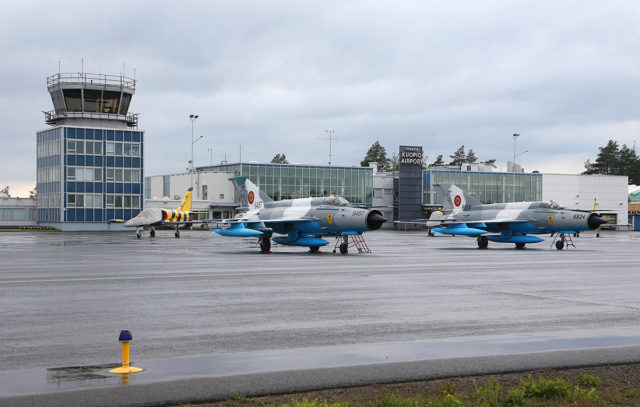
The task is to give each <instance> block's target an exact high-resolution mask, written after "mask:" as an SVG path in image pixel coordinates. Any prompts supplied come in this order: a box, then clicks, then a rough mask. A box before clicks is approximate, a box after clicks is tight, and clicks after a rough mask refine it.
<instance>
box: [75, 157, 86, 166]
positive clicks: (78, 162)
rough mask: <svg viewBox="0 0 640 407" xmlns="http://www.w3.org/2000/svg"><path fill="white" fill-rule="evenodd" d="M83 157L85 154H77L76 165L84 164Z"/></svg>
mask: <svg viewBox="0 0 640 407" xmlns="http://www.w3.org/2000/svg"><path fill="white" fill-rule="evenodd" d="M84 157H85V156H83V155H77V156H76V165H85V163H84Z"/></svg>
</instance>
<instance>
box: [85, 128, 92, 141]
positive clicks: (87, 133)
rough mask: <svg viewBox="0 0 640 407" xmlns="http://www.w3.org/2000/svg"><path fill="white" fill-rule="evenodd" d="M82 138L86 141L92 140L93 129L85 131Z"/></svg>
mask: <svg viewBox="0 0 640 407" xmlns="http://www.w3.org/2000/svg"><path fill="white" fill-rule="evenodd" d="M84 138H85V139H87V140H93V129H86V130H85V131H84Z"/></svg>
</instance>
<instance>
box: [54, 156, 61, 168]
mask: <svg viewBox="0 0 640 407" xmlns="http://www.w3.org/2000/svg"><path fill="white" fill-rule="evenodd" d="M53 165H55V166H58V165H60V156H59V155H54V156H53Z"/></svg>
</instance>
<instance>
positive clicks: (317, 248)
mask: <svg viewBox="0 0 640 407" xmlns="http://www.w3.org/2000/svg"><path fill="white" fill-rule="evenodd" d="M309 251H310V252H311V253H315V252H319V251H320V246H311V247H309Z"/></svg>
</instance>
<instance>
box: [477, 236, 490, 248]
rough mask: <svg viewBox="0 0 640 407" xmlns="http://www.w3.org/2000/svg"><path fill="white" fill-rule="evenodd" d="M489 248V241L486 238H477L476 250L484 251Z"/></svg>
mask: <svg viewBox="0 0 640 407" xmlns="http://www.w3.org/2000/svg"><path fill="white" fill-rule="evenodd" d="M488 246H489V239H487V237H486V236H478V249H486V248H487V247H488Z"/></svg>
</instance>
